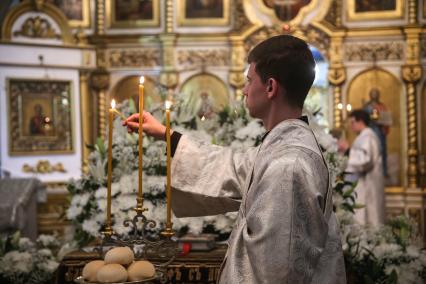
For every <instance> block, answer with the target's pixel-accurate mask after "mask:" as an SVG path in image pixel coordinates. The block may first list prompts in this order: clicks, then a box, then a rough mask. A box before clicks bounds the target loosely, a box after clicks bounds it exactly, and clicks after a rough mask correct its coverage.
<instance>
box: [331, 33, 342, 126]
mask: <svg viewBox="0 0 426 284" xmlns="http://www.w3.org/2000/svg"><path fill="white" fill-rule="evenodd" d="M343 35H344V33H341V32H336V33H335V34H334V35H333V37H332V38H331V41H330V49H329V59H330V69H329V70H328V76H327V77H328V81H329V82H330V84H331V86H332V87H333V126H334V128H342V126H343V125H342V122H343V107H340V108H339V106H342V85H343V83H344V82H345V80H346V70H345V67H344V66H343V54H342V51H343Z"/></svg>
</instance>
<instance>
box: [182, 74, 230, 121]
mask: <svg viewBox="0 0 426 284" xmlns="http://www.w3.org/2000/svg"><path fill="white" fill-rule="evenodd" d="M180 92H181V93H182V94H185V101H184V102H183V109H184V113H187V114H188V115H189V116H191V117H194V116H198V117H199V118H200V119H209V118H211V117H213V115H214V114H215V113H218V112H220V111H221V110H223V108H224V107H225V106H227V105H229V91H228V88H227V87H226V85H225V84H224V82H223V81H222V80H221V79H219V78H218V77H216V76H214V75H211V74H206V73H203V74H197V75H194V76H192V77H190V78H189V79H188V80H186V81H185V82H184V83H183V85H182V87H181V89H180Z"/></svg>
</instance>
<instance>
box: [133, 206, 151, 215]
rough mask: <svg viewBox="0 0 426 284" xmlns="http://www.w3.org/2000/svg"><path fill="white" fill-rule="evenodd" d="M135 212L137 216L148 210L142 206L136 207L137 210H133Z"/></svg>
mask: <svg viewBox="0 0 426 284" xmlns="http://www.w3.org/2000/svg"><path fill="white" fill-rule="evenodd" d="M133 210H135V211H136V214H142V213H143V212H145V211H148V208H142V206H140V207H139V206H136V207H135V208H133Z"/></svg>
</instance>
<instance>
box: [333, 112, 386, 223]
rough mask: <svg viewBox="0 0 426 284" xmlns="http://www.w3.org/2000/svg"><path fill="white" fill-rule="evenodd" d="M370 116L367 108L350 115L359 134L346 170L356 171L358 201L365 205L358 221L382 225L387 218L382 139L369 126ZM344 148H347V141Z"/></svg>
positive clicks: (359, 210)
mask: <svg viewBox="0 0 426 284" xmlns="http://www.w3.org/2000/svg"><path fill="white" fill-rule="evenodd" d="M369 123H370V116H369V114H368V113H367V112H366V111H364V110H354V111H352V112H351V113H350V114H349V124H350V128H351V130H352V131H353V132H355V133H356V134H358V136H357V137H356V138H355V141H354V142H353V144H352V146H351V148H350V151H349V159H348V165H347V168H346V172H348V173H352V174H355V175H356V177H355V179H356V180H357V184H356V187H355V192H356V194H357V201H356V202H357V203H359V204H362V205H364V206H365V207H364V208H361V209H356V210H355V220H356V221H357V222H358V223H360V224H362V225H367V224H368V225H374V226H377V225H383V223H384V221H385V190H384V175H383V168H382V161H383V159H382V155H381V149H380V147H381V146H380V140H379V137H378V136H377V134H376V133H375V132H374V130H373V129H371V128H370V127H368V125H369ZM340 148H341V150H347V148H348V146H347V145H346V144H345V143H344V144H341V145H340Z"/></svg>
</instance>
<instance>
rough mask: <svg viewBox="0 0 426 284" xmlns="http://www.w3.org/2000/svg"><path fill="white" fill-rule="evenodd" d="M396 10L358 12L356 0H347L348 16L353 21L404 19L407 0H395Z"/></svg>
mask: <svg viewBox="0 0 426 284" xmlns="http://www.w3.org/2000/svg"><path fill="white" fill-rule="evenodd" d="M395 1H396V7H395V10H389V11H388V10H386V11H365V12H356V11H355V2H356V0H348V1H347V5H348V7H347V16H348V20H351V21H363V20H379V19H382V20H387V19H402V18H403V16H404V11H405V0H395Z"/></svg>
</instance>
